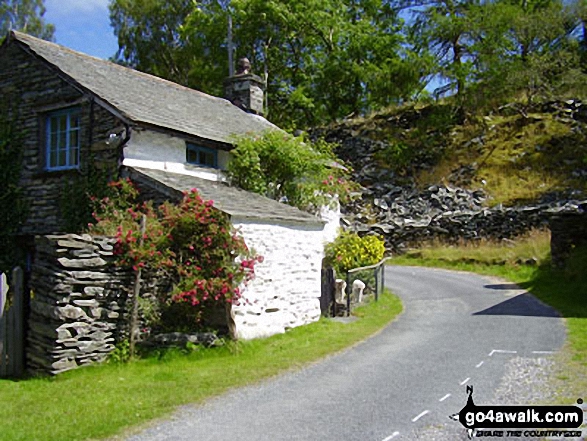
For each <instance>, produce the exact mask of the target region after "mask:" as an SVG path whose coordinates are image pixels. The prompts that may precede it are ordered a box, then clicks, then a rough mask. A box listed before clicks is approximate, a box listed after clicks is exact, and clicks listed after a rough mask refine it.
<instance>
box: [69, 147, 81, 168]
mask: <svg viewBox="0 0 587 441" xmlns="http://www.w3.org/2000/svg"><path fill="white" fill-rule="evenodd" d="M78 163H79V149H77V148H74V149H71V152H70V154H69V164H68V165H71V166H74V165H78Z"/></svg>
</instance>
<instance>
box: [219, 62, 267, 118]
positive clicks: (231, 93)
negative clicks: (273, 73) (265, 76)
mask: <svg viewBox="0 0 587 441" xmlns="http://www.w3.org/2000/svg"><path fill="white" fill-rule="evenodd" d="M264 92H265V83H264V82H263V80H262V79H261V77H259V76H258V75H255V74H253V73H251V63H250V61H249V60H248V59H246V58H241V59H240V60H238V65H237V69H236V74H235V75H233V76H232V77H228V78H227V79H226V80H225V81H224V94H225V98H226V99H228V100H229V101H230V102H231V103H232V104H234V105H235V106H237V107H240V108H241V109H243V110H244V111H245V112H249V113H254V114H256V115H263V101H264V100H263V94H264Z"/></svg>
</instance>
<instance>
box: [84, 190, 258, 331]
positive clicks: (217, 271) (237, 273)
mask: <svg viewBox="0 0 587 441" xmlns="http://www.w3.org/2000/svg"><path fill="white" fill-rule="evenodd" d="M110 189H111V193H112V194H111V195H110V196H109V197H106V198H104V199H102V200H100V201H96V202H97V208H96V210H95V212H94V218H95V219H96V223H95V224H93V225H92V224H91V225H90V226H89V230H90V232H91V233H92V234H101V235H113V236H115V237H116V239H117V240H116V244H115V247H114V254H115V255H117V256H118V260H117V263H118V264H119V265H121V266H124V267H132V268H133V270H135V271H137V270H138V269H139V268H147V269H151V270H157V271H164V272H165V274H167V275H168V277H169V278H170V280H172V281H173V282H174V283H173V289H172V290H171V292H169V293H168V295H167V296H166V297H165V298H163V299H161V301H162V303H163V304H164V305H170V304H184V305H185V306H190V307H191V310H193V320H194V323H193V324H194V325H195V324H196V322H197V321H198V319H199V318H200V317H201V313H202V310H203V309H204V305H206V306H209V305H211V304H212V305H213V304H225V303H233V302H237V301H238V299H239V298H240V295H241V293H240V289H239V286H241V284H242V283H247V282H248V281H250V280H251V279H252V278H253V277H254V269H255V264H256V263H257V262H261V261H262V258H261V257H260V256H256V255H255V253H253V252H252V251H251V250H249V249H248V247H247V246H246V244H245V241H244V239H243V238H242V237H240V236H239V235H238V234H236V232H235V231H234V229H233V227H232V225H231V224H230V221H229V219H228V216H226V214H224V213H222V212H221V211H219V210H217V209H215V208H213V206H212V205H213V202H212V201H205V200H203V199H202V198H201V197H200V195H199V194H198V192H197V191H196V190H195V189H192V190H191V191H190V192H185V193H184V197H183V199H182V201H181V202H180V203H179V204H171V203H168V202H166V203H165V204H163V205H161V206H160V207H158V208H157V209H154V208H153V206H152V204H150V203H139V202H138V191H137V189H136V188H135V187H134V186H133V184H132V182H131V181H130V180H121V181H116V182H113V183H111V184H110ZM143 215H144V216H145V217H146V229H145V234H144V235H143V237H142V240H141V233H140V231H141V227H140V223H141V219H142V217H143ZM173 309H175V310H177V307H174V308H173ZM182 309H183V308H182ZM178 325H179V324H178ZM182 326H183V327H185V324H182Z"/></svg>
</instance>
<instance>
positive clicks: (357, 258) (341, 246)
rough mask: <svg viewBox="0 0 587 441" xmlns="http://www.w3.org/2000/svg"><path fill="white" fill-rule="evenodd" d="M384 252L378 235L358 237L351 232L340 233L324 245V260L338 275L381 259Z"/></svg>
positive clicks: (381, 240) (383, 244) (383, 246)
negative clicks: (332, 240)
mask: <svg viewBox="0 0 587 441" xmlns="http://www.w3.org/2000/svg"><path fill="white" fill-rule="evenodd" d="M384 253H385V243H384V242H383V239H381V238H380V237H378V236H363V237H360V236H359V235H358V234H357V233H351V232H343V233H341V234H340V235H339V236H338V237H337V238H336V240H335V241H334V242H331V243H329V244H328V245H326V261H327V263H328V264H329V265H332V267H333V268H334V269H335V270H336V273H337V274H340V275H342V274H344V273H346V272H347V271H348V270H350V269H353V268H359V267H362V266H368V265H374V264H376V263H377V262H379V261H380V260H381V259H383V254H384Z"/></svg>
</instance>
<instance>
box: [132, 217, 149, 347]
mask: <svg viewBox="0 0 587 441" xmlns="http://www.w3.org/2000/svg"><path fill="white" fill-rule="evenodd" d="M146 229H147V216H146V215H144V214H143V217H142V218H141V236H140V238H139V247H142V246H143V236H144V235H145V231H146ZM140 293H141V267H140V266H139V267H138V268H137V270H136V271H135V283H134V286H133V294H132V312H131V316H130V344H129V352H130V357H131V358H133V357H134V356H135V343H136V334H137V328H138V321H139V295H140Z"/></svg>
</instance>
